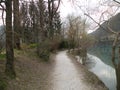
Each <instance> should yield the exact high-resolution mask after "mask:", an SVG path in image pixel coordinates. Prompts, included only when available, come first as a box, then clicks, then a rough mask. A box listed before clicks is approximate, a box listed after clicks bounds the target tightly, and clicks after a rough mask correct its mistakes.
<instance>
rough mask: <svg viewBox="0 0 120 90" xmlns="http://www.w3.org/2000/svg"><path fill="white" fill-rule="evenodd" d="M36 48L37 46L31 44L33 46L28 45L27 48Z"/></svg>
mask: <svg viewBox="0 0 120 90" xmlns="http://www.w3.org/2000/svg"><path fill="white" fill-rule="evenodd" d="M36 47H37V44H36V43H33V44H30V45H29V48H36Z"/></svg>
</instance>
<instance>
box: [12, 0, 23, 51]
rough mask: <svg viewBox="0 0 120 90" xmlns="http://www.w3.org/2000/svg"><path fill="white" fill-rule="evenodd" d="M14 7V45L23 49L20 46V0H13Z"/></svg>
mask: <svg viewBox="0 0 120 90" xmlns="http://www.w3.org/2000/svg"><path fill="white" fill-rule="evenodd" d="M13 8H14V11H13V12H14V21H13V23H14V47H15V48H16V49H21V47H20V17H19V0H13Z"/></svg>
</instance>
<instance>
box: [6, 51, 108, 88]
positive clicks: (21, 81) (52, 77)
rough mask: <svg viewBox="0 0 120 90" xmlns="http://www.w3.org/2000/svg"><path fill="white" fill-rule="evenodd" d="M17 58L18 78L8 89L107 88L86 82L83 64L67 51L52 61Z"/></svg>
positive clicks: (11, 82)
mask: <svg viewBox="0 0 120 90" xmlns="http://www.w3.org/2000/svg"><path fill="white" fill-rule="evenodd" d="M17 58H18V59H17V60H16V62H15V64H16V65H15V66H16V72H17V78H16V80H12V81H9V86H8V89H7V90H106V89H105V88H104V87H103V86H102V85H98V84H88V83H86V82H85V79H86V77H85V72H84V69H83V66H81V65H80V64H77V63H76V62H75V61H72V60H71V59H70V58H69V57H68V56H67V54H66V51H61V52H59V53H57V55H56V57H55V59H54V60H51V62H40V61H39V60H36V59H33V58H32V60H31V58H30V57H25V56H24V57H23V56H22V57H21V56H20V57H17ZM86 81H87V80H86Z"/></svg>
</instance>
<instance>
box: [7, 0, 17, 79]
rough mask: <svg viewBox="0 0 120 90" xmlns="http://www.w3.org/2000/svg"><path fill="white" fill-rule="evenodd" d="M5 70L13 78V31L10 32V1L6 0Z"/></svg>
mask: <svg viewBox="0 0 120 90" xmlns="http://www.w3.org/2000/svg"><path fill="white" fill-rule="evenodd" d="M5 5H6V69H5V73H6V75H8V76H9V77H11V78H15V76H16V75H15V70H14V51H13V46H14V45H13V31H12V0H6V3H5Z"/></svg>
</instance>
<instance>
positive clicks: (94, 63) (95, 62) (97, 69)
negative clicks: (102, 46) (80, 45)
mask: <svg viewBox="0 0 120 90" xmlns="http://www.w3.org/2000/svg"><path fill="white" fill-rule="evenodd" d="M88 58H89V61H87V62H88V67H89V70H90V71H91V72H93V73H94V74H96V75H97V76H98V77H99V79H101V80H102V81H103V82H104V84H105V85H106V86H107V87H108V88H109V90H116V75H115V70H114V68H113V67H111V66H109V65H107V64H105V63H104V62H103V61H101V60H100V59H99V58H98V57H96V56H93V55H90V54H88Z"/></svg>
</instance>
